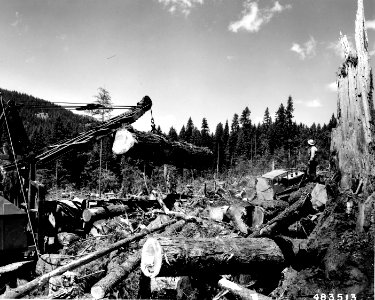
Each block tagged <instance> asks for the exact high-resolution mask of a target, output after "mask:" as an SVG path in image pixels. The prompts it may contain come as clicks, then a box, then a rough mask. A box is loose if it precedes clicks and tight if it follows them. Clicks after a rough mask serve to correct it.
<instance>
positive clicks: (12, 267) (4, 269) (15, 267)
mask: <svg viewBox="0 0 375 300" xmlns="http://www.w3.org/2000/svg"><path fill="white" fill-rule="evenodd" d="M33 263H34V261H32V260H26V261H19V262H15V263H11V264H9V265H6V266H1V267H0V276H1V275H3V274H6V273H11V272H15V271H19V270H21V269H22V268H23V267H25V266H27V265H30V264H33Z"/></svg>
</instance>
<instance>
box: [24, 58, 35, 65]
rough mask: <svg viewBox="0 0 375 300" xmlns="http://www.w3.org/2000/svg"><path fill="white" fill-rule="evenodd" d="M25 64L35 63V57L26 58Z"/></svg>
mask: <svg viewBox="0 0 375 300" xmlns="http://www.w3.org/2000/svg"><path fill="white" fill-rule="evenodd" d="M25 63H27V64H33V63H35V56H31V57H28V58H26V59H25Z"/></svg>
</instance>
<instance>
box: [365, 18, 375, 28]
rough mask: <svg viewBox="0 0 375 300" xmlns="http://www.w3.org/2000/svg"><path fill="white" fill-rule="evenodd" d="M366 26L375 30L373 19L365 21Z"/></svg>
mask: <svg viewBox="0 0 375 300" xmlns="http://www.w3.org/2000/svg"><path fill="white" fill-rule="evenodd" d="M366 28H367V29H372V30H375V20H368V21H366Z"/></svg>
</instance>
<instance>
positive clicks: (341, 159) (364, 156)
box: [331, 0, 375, 196]
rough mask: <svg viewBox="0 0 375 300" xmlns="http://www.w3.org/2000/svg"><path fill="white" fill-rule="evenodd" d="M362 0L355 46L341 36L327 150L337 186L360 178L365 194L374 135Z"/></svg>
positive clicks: (374, 162)
mask: <svg viewBox="0 0 375 300" xmlns="http://www.w3.org/2000/svg"><path fill="white" fill-rule="evenodd" d="M365 23H366V22H365V18H364V8H363V0H359V1H358V10H357V17H356V21H355V48H356V49H350V46H349V43H348V41H347V38H346V36H341V42H342V45H343V48H344V52H345V62H344V63H343V64H342V66H341V68H340V69H339V71H338V72H337V86H338V91H337V92H338V100H337V121H338V124H337V127H336V128H335V129H333V130H332V135H331V150H332V151H336V152H337V156H338V166H339V170H340V172H341V175H342V177H341V187H342V188H343V189H347V188H352V179H353V178H355V179H362V180H363V191H364V193H365V196H368V195H370V194H371V193H372V192H373V187H372V178H373V177H374V176H375V155H374V154H375V151H374V147H373V143H374V138H375V125H374V122H375V120H374V116H375V111H374V104H373V99H372V98H373V97H372V93H373V82H372V70H371V67H370V63H369V58H370V55H369V51H368V39H367V31H366V27H365Z"/></svg>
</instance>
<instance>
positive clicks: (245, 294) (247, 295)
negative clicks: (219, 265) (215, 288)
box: [218, 278, 272, 300]
mask: <svg viewBox="0 0 375 300" xmlns="http://www.w3.org/2000/svg"><path fill="white" fill-rule="evenodd" d="M218 285H219V286H220V287H221V288H223V289H226V290H228V291H230V292H231V293H232V294H233V295H236V296H238V297H239V298H240V299H243V300H253V299H259V300H271V299H272V298H271V297H267V296H264V295H262V294H259V293H257V292H256V291H253V290H250V289H248V288H245V287H243V286H242V285H239V284H238V283H234V282H233V281H230V280H228V279H226V278H221V279H220V280H219V282H218Z"/></svg>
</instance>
